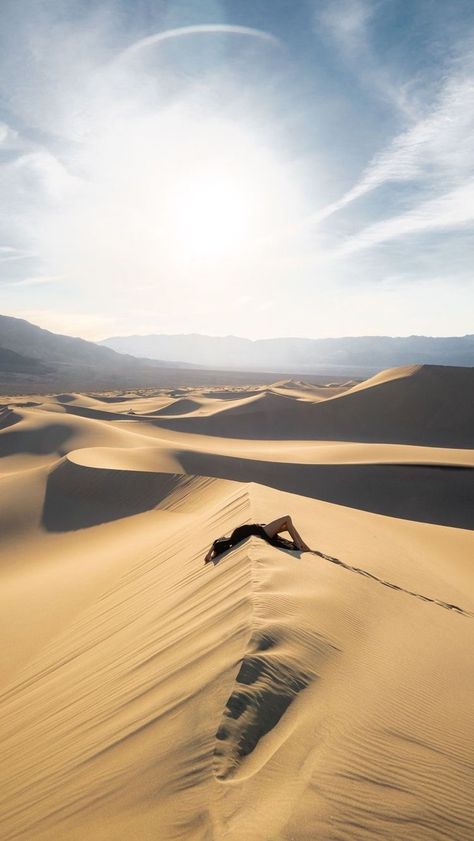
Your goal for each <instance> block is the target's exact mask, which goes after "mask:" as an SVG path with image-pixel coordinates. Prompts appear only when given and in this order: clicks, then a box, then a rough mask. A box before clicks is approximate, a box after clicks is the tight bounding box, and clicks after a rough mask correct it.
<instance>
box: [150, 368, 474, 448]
mask: <svg viewBox="0 0 474 841" xmlns="http://www.w3.org/2000/svg"><path fill="white" fill-rule="evenodd" d="M374 379H376V382H375V383H374V384H370V383H371V381H370V380H369V384H368V385H366V386H364V384H362V385H360V386H356V388H355V389H353V390H350V391H347V392H344V393H342V394H340V395H339V396H336V397H332V398H331V399H329V400H322V401H319V402H317V403H311V402H309V403H308V402H301V401H298V400H291V398H289V397H286V398H285V397H280V400H281V401H282V402H281V404H280V405H279V406H278V408H281V409H284V408H286V409H288V412H285V411H275V410H276V408H277V404H276V400H278V399H279V396H278V395H274V396H273V399H272V396H271V395H266V396H265V397H264V399H258V398H257V399H256V400H255V401H254V402H253V403H249V404H247V406H246V407H245V408H244V407H239V408H238V409H235V410H233V409H232V408H230V409H229V410H228V411H225V412H219V413H218V414H215V415H212V416H210V417H206V418H200V417H194V418H193V417H189V418H182V419H169V420H168V421H166V424H167V426H168V427H169V428H171V429H175V430H178V431H182V432H192V433H199V434H202V435H218V436H223V437H227V436H228V437H241V438H260V439H287V438H289V439H295V440H297V439H302V440H332V441H366V442H372V443H376V442H381V443H394V442H395V443H403V444H422V445H426V446H437V447H443V446H445V447H466V448H471V447H473V446H474V369H471V368H455V369H452V368H446V369H443V368H440V367H435V366H433V367H432V368H430V366H425V367H423V368H421V369H408V370H407V371H404V372H403V373H401V374H400V375H399V376H396V375H395V374H393V373H392V374H391V376H390V377H389V378H388V379H383V377H382V376H381V375H379V376H378V378H374ZM237 414H238V415H239V417H238V418H237V417H236V415H237ZM453 416H455V422H453ZM163 423H165V421H163Z"/></svg>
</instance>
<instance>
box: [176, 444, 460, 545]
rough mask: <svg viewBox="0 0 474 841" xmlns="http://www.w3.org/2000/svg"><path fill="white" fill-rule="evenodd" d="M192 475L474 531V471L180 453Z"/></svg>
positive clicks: (419, 466)
mask: <svg viewBox="0 0 474 841" xmlns="http://www.w3.org/2000/svg"><path fill="white" fill-rule="evenodd" d="M178 457H179V460H180V462H181V464H182V466H183V469H184V471H185V472H187V473H205V474H208V475H210V476H216V477H221V478H228V479H234V480H235V481H238V482H258V483H259V484H265V485H270V486H271V487H273V488H278V489H279V490H282V491H288V492H290V493H303V494H304V495H305V496H308V497H312V498H314V499H323V500H325V501H326V502H333V503H336V504H337V505H346V506H348V507H350V508H360V509H362V510H365V511H374V512H376V513H377V514H384V515H386V516H389V517H402V518H404V519H408V520H419V521H421V522H425V523H438V524H440V525H445V526H453V527H455V528H465V529H472V528H474V505H473V502H474V471H473V469H472V468H469V467H448V466H439V465H433V466H429V465H410V464H408V465H406V464H403V465H402V464H363V465H361V464H350V465H332V464H317V465H313V464H289V463H280V464H278V463H276V462H269V461H258V460H257V459H244V458H232V457H229V456H227V457H226V456H214V455H212V454H211V453H202V452H201V453H199V452H193V451H190V450H186V451H182V452H180V453H179V454H178Z"/></svg>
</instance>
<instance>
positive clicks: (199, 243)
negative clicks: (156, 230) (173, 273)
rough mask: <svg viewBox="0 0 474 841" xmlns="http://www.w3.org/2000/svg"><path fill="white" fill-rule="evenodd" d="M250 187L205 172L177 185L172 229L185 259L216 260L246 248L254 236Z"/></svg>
mask: <svg viewBox="0 0 474 841" xmlns="http://www.w3.org/2000/svg"><path fill="white" fill-rule="evenodd" d="M253 213H254V202H253V197H252V191H251V189H250V185H248V184H246V183H242V180H241V179H239V178H237V177H235V176H233V175H232V174H231V173H226V172H215V171H214V172H202V173H199V174H195V175H191V176H189V177H187V178H186V179H183V180H181V181H179V182H178V183H177V184H176V189H175V191H174V196H173V202H172V211H171V215H172V219H171V220H170V221H171V225H172V228H173V233H174V240H175V244H176V248H177V250H178V253H179V255H180V257H181V258H184V259H186V258H188V259H192V260H196V259H203V260H216V259H221V258H224V257H229V258H230V257H232V256H233V255H235V254H237V253H238V252H239V251H240V250H241V249H243V248H245V247H246V246H247V245H248V243H249V241H250V239H251V233H252V230H251V228H252V216H253Z"/></svg>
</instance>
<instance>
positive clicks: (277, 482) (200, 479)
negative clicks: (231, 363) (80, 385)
mask: <svg viewBox="0 0 474 841" xmlns="http://www.w3.org/2000/svg"><path fill="white" fill-rule="evenodd" d="M473 373H474V372H472V371H471V372H470V373H469V371H468V370H467V369H466V371H464V372H463V373H462V374H459V372H458V371H457V370H456V369H455V370H454V371H451V372H450V370H449V369H446V370H443V371H441V372H440V371H439V370H438V369H436V370H428V371H424V370H423V368H420V367H419V366H415V367H411V368H409V369H403V370H398V371H389V372H386V373H385V374H384V375H381V376H379V377H377V378H375V380H370V381H367V383H366V384H365V385H364V384H362V385H361V386H356V387H355V388H353V387H352V385H353V384H347V387H346V388H345V390H344V392H342V391H340V390H339V393H335V391H331V387H330V386H329V387H326V386H324V387H321V388H317V387H313V386H312V385H310V386H307V384H304V383H301V382H295V381H289V382H288V381H279V382H277V383H274V384H270V385H269V386H265V387H261V388H258V389H255V388H252V389H251V390H250V389H248V388H247V389H246V388H243V389H242V390H241V391H240V392H239V391H238V390H237V389H236V388H235V387H233V388H232V389H231V390H230V394H228V393H227V389H222V388H221V387H219V388H216V390H215V396H213V394H214V392H213V391H212V389H211V390H210V389H209V387H206V390H205V391H204V390H202V389H201V390H185V391H184V393H183V392H182V390H179V393H178V392H176V393H173V394H171V393H170V391H169V389H168V391H166V390H164V389H163V390H154V391H153V392H152V393H150V394H144V393H142V392H136V391H135V392H131V393H123V394H110V393H109V394H106V395H103V396H102V398H103V399H102V398H101V396H100V395H99V394H94V395H92V394H91V395H84V396H83V395H81V394H78V393H73V392H64V393H62V394H60V395H57V396H54V395H48V396H47V397H46V398H41V397H40V398H38V397H34V396H30V397H29V398H24V399H20V400H19V399H16V398H15V399H11V400H7V401H5V405H4V406H3V407H1V408H0V533H1V537H2V562H1V564H0V578H1V587H0V623H1V626H2V633H3V638H4V639H5V640H7V645H5V646H3V647H2V648H1V649H0V675H1V688H0V758H1V760H2V761H1V762H0V780H1V784H0V802H1V807H0V808H1V814H2V839H5V841H13V839H15V841H50V839H51V838H52V837H54V838H56V839H57V840H58V841H83V839H85V838H88V839H91V841H116V839H117V838H140V839H141V841H148V839H149V840H150V841H151V840H152V839H156V838H157V837H159V838H160V841H161V840H162V841H177V839H182V838H185V839H189V841H241V839H242V838H247V839H249V841H314V839H316V838H317V839H321V841H334V839H336V838H337V839H340V841H369V839H374V838H377V839H381V840H382V839H387V841H399V839H400V838H401V837H403V839H406V841H446V839H449V841H469V839H471V838H472V837H473V836H474V804H473V801H472V775H473V771H474V750H473V747H472V740H470V738H469V736H470V732H471V704H470V698H471V692H472V686H473V683H474V673H473V667H472V656H471V650H472V646H473V642H474V621H473V620H474V588H473V586H472V580H473V575H472V558H473V557H474V536H473V526H474V523H473V516H474V505H473V502H474V484H473V477H474V473H473V466H474V458H473V453H472V451H471V450H470V449H469V447H468V442H469V440H470V439H469V435H468V431H469V423H470V419H471V416H472V384H473V380H472V376H473ZM451 374H452V376H451ZM440 386H442V387H443V392H442V396H443V399H442V400H440V399H439V396H438V402H437V403H436V405H437V406H438V409H439V410H438V411H437V413H436V416H435V417H434V418H433V420H432V423H431V424H425V425H424V426H423V423H424V418H426V416H427V412H428V410H431V409H432V407H433V406H434V405H435V392H436V390H437V389H439V387H440ZM325 388H327V395H326V396H323V395H322V394H321V392H323V391H324V389H325ZM338 388H339V387H338ZM469 389H471V390H469ZM430 401H431V402H430ZM445 402H447V404H448V407H447V406H446V405H444V403H445ZM384 407H385V408H384ZM448 408H450V410H451V413H450V415H449V412H448ZM448 415H449V417H450V419H451V420H450V426H449V425H448ZM343 416H344V418H343ZM341 418H343V420H341ZM338 419H339V420H338ZM2 420H3V424H2ZM333 421H334V423H333ZM397 423H398V425H399V436H398V439H397V436H396V434H395V433H396V424H397ZM332 424H333V425H332ZM252 429H253V430H254V434H253V435H252V436H250V432H251V430H252ZM361 430H363V431H364V432H363V434H361ZM374 430H376V431H377V435H375V437H374V438H373V440H372V438H371V437H370V436H371V435H372V434H373V433H374ZM410 430H411V432H410V435H408V432H409V431H410ZM414 430H417V431H416V434H415V432H414ZM315 431H316V433H317V434H315ZM331 431H332V432H333V433H334V434H333V435H332V437H331V435H329V433H330V432H331ZM323 432H325V437H321V438H318V434H320V435H323ZM380 439H382V440H380ZM386 439H390V440H386ZM407 439H409V443H407ZM415 439H416V440H415ZM434 439H436V441H437V442H438V444H437V445H436V446H433V445H432V442H433V440H434ZM441 441H442V442H443V446H440V442H441ZM285 513H291V515H292V516H293V519H294V521H295V523H296V525H297V527H298V528H299V530H300V531H301V532H302V534H303V536H304V538H305V540H306V541H307V542H308V543H309V545H310V546H311V547H312V549H313V550H314V551H312V552H311V553H307V552H306V553H299V552H290V551H287V550H280V549H276V548H274V547H273V546H270V545H269V544H267V543H265V542H263V541H262V540H260V539H258V538H256V537H251V538H250V539H248V540H246V541H244V542H243V543H241V544H239V545H238V546H236V547H235V548H233V549H232V550H231V551H229V552H227V553H225V554H224V555H222V556H220V557H219V558H217V559H215V563H214V564H208V565H204V563H203V561H204V555H205V553H206V551H207V549H208V548H209V545H210V543H211V541H212V540H213V539H214V538H215V537H218V536H220V535H223V534H228V533H229V532H230V531H231V530H232V529H233V528H234V527H235V526H237V525H240V524H241V523H245V522H259V523H261V522H268V521H269V520H271V519H273V518H274V517H277V516H281V515H282V514H285Z"/></svg>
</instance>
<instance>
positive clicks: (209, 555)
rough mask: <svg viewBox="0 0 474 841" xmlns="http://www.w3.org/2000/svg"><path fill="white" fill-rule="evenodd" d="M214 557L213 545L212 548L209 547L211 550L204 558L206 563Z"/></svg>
mask: <svg viewBox="0 0 474 841" xmlns="http://www.w3.org/2000/svg"><path fill="white" fill-rule="evenodd" d="M213 557H214V547H213V546H211V548H210V549H209V552H208V553H207V555H206V557H205V558H204V563H205V564H208V563H210V562H211V561H212V559H213Z"/></svg>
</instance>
